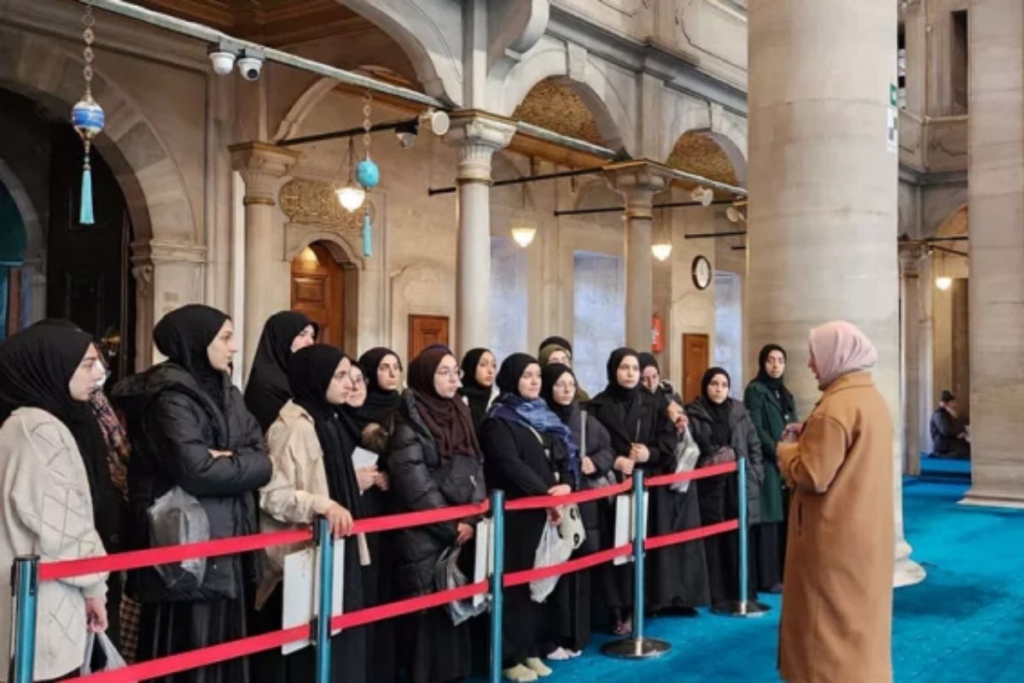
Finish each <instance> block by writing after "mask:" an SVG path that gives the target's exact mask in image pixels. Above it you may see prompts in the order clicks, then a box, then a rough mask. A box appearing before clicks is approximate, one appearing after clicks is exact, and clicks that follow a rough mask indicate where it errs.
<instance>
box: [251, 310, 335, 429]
mask: <svg viewBox="0 0 1024 683" xmlns="http://www.w3.org/2000/svg"><path fill="white" fill-rule="evenodd" d="M309 325H312V326H313V330H314V334H315V333H316V331H317V329H318V328H317V326H316V324H315V323H314V322H313V321H311V320H310V319H309V318H307V317H306V316H305V315H303V314H302V313H297V312H295V311H281V312H280V313H275V314H274V315H272V316H270V318H269V319H268V320H267V324H266V325H264V326H263V334H261V335H260V343H259V346H258V347H256V357H255V359H253V362H252V372H250V373H249V382H248V384H246V386H245V406H246V407H247V408H248V409H249V412H250V413H252V414H253V416H255V418H256V420H257V421H258V422H259V423H260V428H261V429H263V431H264V432H266V431H267V430H268V429H270V425H272V424H274V420H276V419H277V415H278V413H280V412H281V408H282V407H284V404H285V403H287V402H288V399H290V398H291V397H292V392H291V389H290V388H289V387H288V359H289V358H290V356H291V355H292V344H293V343H294V342H295V338H296V337H297V336H299V334H301V332H302V330H304V329H306V327H307V326H309Z"/></svg>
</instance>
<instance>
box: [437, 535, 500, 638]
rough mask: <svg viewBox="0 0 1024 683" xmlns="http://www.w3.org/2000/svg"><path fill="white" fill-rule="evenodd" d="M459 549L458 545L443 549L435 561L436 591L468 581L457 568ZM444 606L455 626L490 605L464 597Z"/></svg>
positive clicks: (455, 586)
mask: <svg viewBox="0 0 1024 683" xmlns="http://www.w3.org/2000/svg"><path fill="white" fill-rule="evenodd" d="M460 550H461V549H460V548H459V547H458V546H455V547H452V548H449V549H448V550H445V551H444V552H443V553H442V554H441V557H440V559H438V561H437V568H436V583H437V590H438V591H446V590H451V589H453V588H462V587H463V586H465V585H467V584H468V583H469V581H467V580H466V575H465V574H463V573H462V570H461V569H459V551H460ZM445 607H446V608H447V610H448V616H449V617H451V620H452V623H453V624H454V625H455V626H459V625H460V624H462V623H464V622H466V621H469V620H470V619H472V618H473V617H476V616H479V615H481V614H483V613H484V612H486V611H487V610H488V608H489V607H490V605H489V604H488V603H487V602H486V601H485V602H477V601H474V600H473V598H466V599H464V600H454V601H452V602H449V603H448V604H447V605H445Z"/></svg>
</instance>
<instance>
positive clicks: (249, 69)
mask: <svg viewBox="0 0 1024 683" xmlns="http://www.w3.org/2000/svg"><path fill="white" fill-rule="evenodd" d="M261 71H263V60H262V59H259V58H257V57H252V56H249V55H246V56H244V57H242V58H241V59H239V60H238V73H240V74H242V78H244V79H245V80H247V81H255V80H256V79H257V78H259V77H260V72H261Z"/></svg>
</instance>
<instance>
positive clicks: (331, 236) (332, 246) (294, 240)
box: [285, 223, 366, 270]
mask: <svg viewBox="0 0 1024 683" xmlns="http://www.w3.org/2000/svg"><path fill="white" fill-rule="evenodd" d="M288 231H289V235H290V237H289V239H288V245H287V252H286V253H285V260H286V261H288V262H291V261H293V260H295V257H297V256H298V255H299V254H301V253H302V250H303V249H305V248H306V247H308V246H310V245H311V244H315V243H320V244H323V245H324V246H325V247H327V250H328V251H329V252H331V256H333V257H334V259H335V260H336V261H337V262H338V263H342V264H345V263H347V264H351V265H352V266H354V267H355V268H357V269H358V270H364V269H365V268H366V260H365V259H364V258H363V255H362V253H361V252H359V251H358V250H356V248H355V247H354V246H353V245H352V244H351V243H350V242H349V241H348V240H347V239H345V237H344V236H343V235H340V234H339V233H337V232H336V231H333V230H327V229H324V228H323V227H321V226H303V225H301V224H296V223H289V224H288ZM291 235H294V237H291Z"/></svg>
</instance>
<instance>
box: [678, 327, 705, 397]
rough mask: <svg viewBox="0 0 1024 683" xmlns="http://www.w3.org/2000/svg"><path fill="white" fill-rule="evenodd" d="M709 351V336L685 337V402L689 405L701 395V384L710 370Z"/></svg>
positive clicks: (686, 335)
mask: <svg viewBox="0 0 1024 683" xmlns="http://www.w3.org/2000/svg"><path fill="white" fill-rule="evenodd" d="M709 349H710V340H709V339H708V335H706V334H684V335H683V400H684V401H686V402H687V403H689V402H690V401H692V400H694V399H696V398H697V397H698V396H700V395H701V385H700V383H701V380H702V379H704V373H705V372H707V370H708V351H709Z"/></svg>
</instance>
